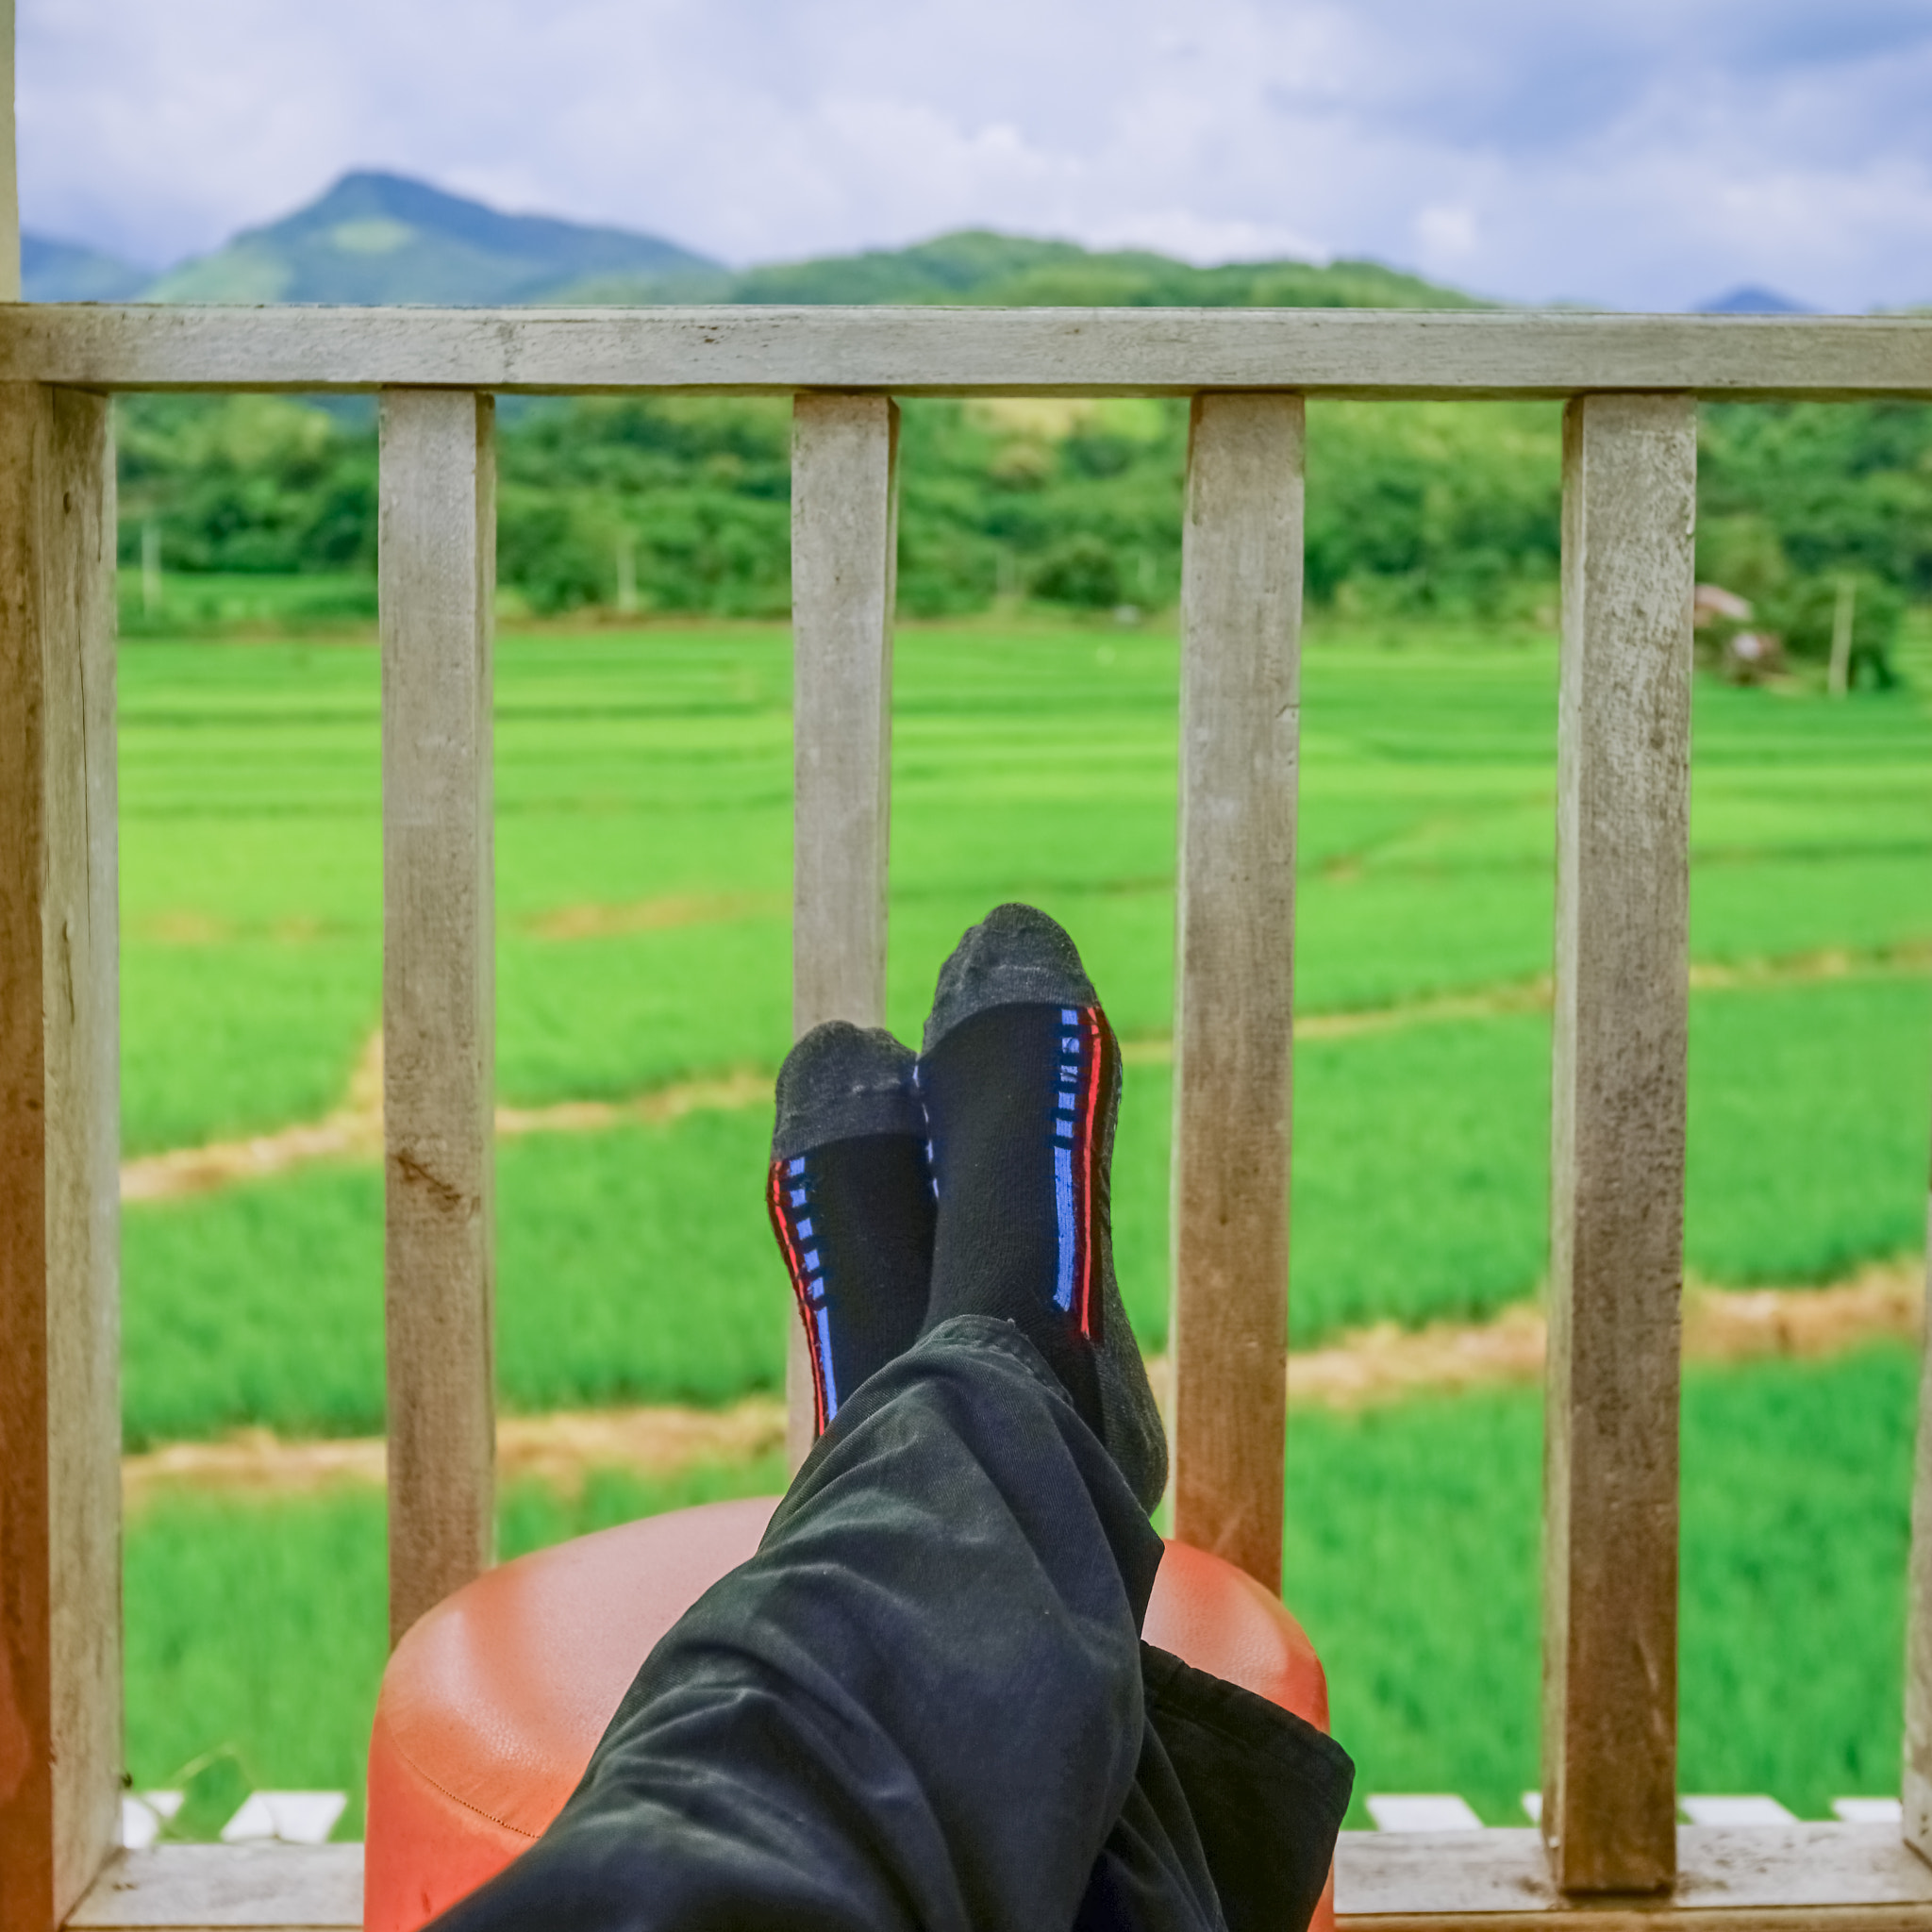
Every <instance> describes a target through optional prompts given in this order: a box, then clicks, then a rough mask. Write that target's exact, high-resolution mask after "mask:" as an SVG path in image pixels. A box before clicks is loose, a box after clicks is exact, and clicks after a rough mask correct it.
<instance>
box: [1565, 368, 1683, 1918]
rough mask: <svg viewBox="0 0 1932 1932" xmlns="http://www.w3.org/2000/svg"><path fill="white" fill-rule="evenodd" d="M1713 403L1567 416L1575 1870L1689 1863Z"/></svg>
mask: <svg viewBox="0 0 1932 1932" xmlns="http://www.w3.org/2000/svg"><path fill="white" fill-rule="evenodd" d="M1696 500H1697V437H1696V406H1695V404H1694V403H1693V402H1692V401H1691V398H1689V397H1686V396H1669V395H1665V396H1657V395H1597V396H1586V397H1579V398H1578V399H1577V400H1576V401H1574V402H1573V403H1572V404H1571V405H1570V408H1569V413H1568V414H1567V415H1566V417H1565V418H1564V428H1563V645H1562V674H1561V689H1560V693H1559V697H1558V701H1557V713H1558V724H1557V994H1556V1028H1555V1054H1554V1061H1555V1092H1554V1102H1553V1108H1552V1119H1551V1177H1550V1179H1551V1187H1550V1197H1551V1228H1550V1342H1549V1369H1548V1395H1547V1401H1546V1412H1545V1424H1544V1426H1545V1435H1546V1455H1545V1470H1544V1492H1543V1562H1544V1574H1543V1811H1542V1829H1543V1834H1544V1837H1545V1839H1546V1840H1547V1842H1548V1845H1549V1851H1550V1857H1551V1863H1552V1869H1553V1873H1554V1875H1555V1877H1556V1879H1557V1883H1558V1884H1559V1885H1560V1886H1561V1887H1562V1888H1563V1889H1564V1890H1567V1891H1572V1892H1602V1891H1632V1892H1641V1891H1652V1890H1663V1889H1664V1888H1666V1887H1668V1886H1669V1885H1670V1884H1671V1883H1672V1881H1673V1878H1674V1874H1675V1872H1676V1737H1677V1375H1678V1347H1679V1329H1680V1301H1681V1294H1682V1281H1683V1221H1684V1107H1685V1027H1686V1008H1687V1001H1688V966H1687V938H1686V930H1687V928H1686V920H1687V908H1688V904H1689V897H1690V847H1689V825H1690V809H1689V800H1690V752H1691V577H1692V571H1691V540H1692V532H1693V524H1694V517H1695V512H1696Z"/></svg>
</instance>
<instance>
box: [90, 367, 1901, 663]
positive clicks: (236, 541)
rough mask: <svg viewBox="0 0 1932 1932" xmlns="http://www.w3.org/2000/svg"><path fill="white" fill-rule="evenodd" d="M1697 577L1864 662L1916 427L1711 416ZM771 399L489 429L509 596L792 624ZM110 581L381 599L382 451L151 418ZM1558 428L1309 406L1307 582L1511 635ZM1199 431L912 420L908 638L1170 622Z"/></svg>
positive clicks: (979, 412)
mask: <svg viewBox="0 0 1932 1932" xmlns="http://www.w3.org/2000/svg"><path fill="white" fill-rule="evenodd" d="M1699 435H1700V455H1699V493H1700V510H1699V535H1698V569H1699V575H1700V577H1702V578H1705V579H1707V580H1709V581H1715V582H1721V583H1723V584H1724V585H1725V586H1726V587H1727V588H1730V589H1732V590H1734V591H1738V592H1739V593H1740V594H1741V595H1743V596H1745V597H1747V598H1750V599H1751V600H1752V601H1753V603H1754V604H1755V605H1757V607H1758V612H1757V622H1759V623H1761V624H1763V625H1765V626H1766V627H1769V628H1774V629H1777V630H1779V631H1781V632H1782V633H1783V634H1784V636H1785V637H1786V641H1787V645H1788V648H1790V649H1791V650H1793V651H1795V652H1796V653H1798V654H1799V655H1806V654H1807V653H1808V654H1815V653H1818V652H1822V651H1823V650H1824V649H1825V648H1826V647H1828V642H1829V631H1830V624H1831V608H1832V605H1833V600H1834V596H1835V594H1836V591H1837V587H1838V586H1839V585H1840V583H1841V582H1842V581H1843V580H1844V579H1846V578H1847V577H1851V578H1853V579H1854V580H1856V582H1857V586H1858V595H1857V612H1858V624H1859V627H1860V637H1859V645H1860V649H1861V650H1869V649H1871V648H1873V647H1874V646H1876V647H1877V648H1879V649H1880V650H1881V651H1882V649H1883V647H1884V646H1885V645H1886V644H1887V643H1889V641H1890V630H1891V629H1892V628H1893V627H1895V625H1896V623H1897V619H1898V614H1899V612H1900V610H1901V609H1902V608H1903V607H1904V605H1905V604H1906V603H1907V601H1910V600H1920V599H1924V598H1927V597H1932V413H1928V411H1927V410H1926V409H1924V408H1921V407H1917V406H1910V405H1904V404H1898V405H1890V404H1838V405H1822V404H1817V405H1814V404H1793V405H1780V406H1765V405H1757V406H1747V405H1738V404H1720V405H1713V406H1711V407H1708V408H1706V409H1705V410H1704V411H1703V414H1702V419H1701V426H1700V432H1699ZM790 439H791V427H790V412H789V410H788V409H787V408H786V406H785V405H784V404H783V403H782V402H771V401H764V400H732V399H722V400H721V399H705V400H688V399H654V398H641V397H627V398H581V399H569V400H545V401H516V400H507V401H506V402H505V404H504V406H503V410H502V418H501V422H500V428H499V441H498V472H499V499H498V576H499V581H500V582H501V583H502V584H503V585H504V586H505V587H507V588H508V589H509V590H510V591H513V592H514V593H515V594H516V595H517V596H519V597H521V598H522V599H523V600H524V602H525V605H526V607H527V608H529V609H530V610H531V611H533V612H535V613H538V614H542V615H549V614H556V613H562V612H567V611H570V610H573V609H578V608H584V607H586V606H608V607H620V608H625V609H633V610H636V611H638V612H640V613H644V614H648V613H666V614H671V613H675V614H689V615H710V616H732V617H748V616H778V615H782V614H783V613H784V611H785V609H786V608H787V605H788V600H789V577H790V528H791V521H790V519H791V512H790V491H791V462H790ZM119 446H120V463H121V492H122V498H121V501H122V529H121V555H122V557H123V558H124V560H125V561H127V562H130V563H132V562H135V561H137V560H139V559H140V558H141V557H142V546H143V543H144V542H145V543H146V545H147V546H148V555H149V556H150V558H152V557H153V555H154V549H155V546H156V545H157V544H158V551H159V556H160V558H161V559H162V560H163V562H164V564H165V567H166V568H167V569H168V570H169V571H171V572H185V573H229V574H234V573H239V574H270V573H274V574H304V573H344V572H348V573H373V571H374V568H375V501H376V435H375V416H374V412H373V409H371V408H369V407H368V406H366V405H363V404H360V403H348V404H343V403H333V404H330V405H327V406H317V405H312V404H308V403H303V402H299V401H290V400H286V399H282V398H275V397H263V396H244V397H230V398H223V399H206V398H197V397H158V396H149V397H137V398H131V399H128V400H127V401H125V402H124V404H123V405H122V408H121V414H120V423H119ZM1559 448H1560V415H1559V411H1558V409H1557V407H1556V406H1554V405H1547V404H1524V403H1513V404H1502V403H1498V404H1410V405H1399V404H1351V403H1318V404H1314V405H1311V406H1310V408H1309V410H1308V457H1307V470H1308V477H1307V594H1308V598H1309V601H1310V603H1311V604H1312V605H1313V606H1314V607H1316V608H1329V609H1335V610H1339V611H1341V612H1343V613H1360V614H1387V615H1397V614H1407V613H1435V614H1442V615H1459V616H1470V617H1481V618H1507V617H1510V616H1515V615H1526V614H1528V613H1529V612H1531V611H1533V610H1535V609H1537V608H1542V607H1545V606H1547V605H1548V604H1549V602H1550V601H1551V600H1552V598H1553V595H1554V591H1555V585H1556V579H1557V558H1558V547H1559V497H1560V483H1559ZM1186 460H1187V407H1186V405H1185V403H1181V402H1172V401H1162V400H1132V401H1117V402H1101V403H1088V404H1070V403H1025V402H1016V403H1008V404H980V403H972V402H947V401H914V402H908V404H906V405H905V407H904V415H903V422H902V430H901V446H900V475H901V508H900V546H901V547H900V565H899V594H900V601H901V607H902V608H903V609H904V610H905V611H906V612H907V613H908V615H910V616H915V617H940V616H949V615H962V614H968V613H971V612H974V611H978V610H984V609H986V608H989V607H991V605H992V604H993V603H994V602H995V601H996V600H999V599H1020V600H1035V601H1038V602H1041V603H1043V604H1049V605H1058V606H1061V607H1067V608H1077V609H1090V610H1100V609H1108V608H1119V607H1121V606H1133V607H1136V608H1141V609H1143V610H1148V609H1159V608H1164V607H1166V606H1168V605H1170V604H1172V602H1173V601H1174V598H1175V596H1176V594H1177V592H1178V586H1179V576H1180V532H1181V514H1180V503H1181V489H1182V480H1183V475H1184V472H1185V467H1186Z"/></svg>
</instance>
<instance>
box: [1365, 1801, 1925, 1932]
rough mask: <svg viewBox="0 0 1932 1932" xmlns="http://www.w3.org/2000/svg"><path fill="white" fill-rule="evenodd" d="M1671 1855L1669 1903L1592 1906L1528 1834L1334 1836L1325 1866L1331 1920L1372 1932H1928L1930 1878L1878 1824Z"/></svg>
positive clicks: (1723, 1834) (1780, 1833)
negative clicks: (1546, 1928) (1560, 1879)
mask: <svg viewBox="0 0 1932 1932" xmlns="http://www.w3.org/2000/svg"><path fill="white" fill-rule="evenodd" d="M1677 1846H1678V1851H1677V1865H1678V1877H1677V1883H1676V1889H1675V1890H1674V1892H1673V1893H1671V1894H1670V1895H1669V1896H1668V1897H1659V1898H1656V1899H1629V1898H1622V1899H1615V1900H1605V1901H1603V1902H1601V1903H1596V1902H1591V1901H1589V1900H1580V1899H1570V1898H1565V1897H1564V1896H1563V1894H1562V1893H1561V1892H1560V1891H1559V1890H1557V1885H1556V1883H1555V1881H1554V1880H1553V1879H1552V1878H1551V1876H1550V1870H1549V1864H1548V1861H1547V1860H1546V1858H1545V1857H1544V1856H1543V1851H1542V1846H1541V1841H1540V1840H1539V1839H1538V1837H1537V1834H1536V1833H1535V1832H1534V1831H1456V1832H1441V1833H1431V1832H1402V1833H1383V1832H1366V1831H1345V1832H1343V1833H1342V1835H1341V1843H1340V1845H1339V1846H1338V1847H1337V1850H1336V1857H1335V1875H1336V1907H1337V1916H1338V1918H1339V1920H1340V1923H1341V1925H1342V1926H1344V1927H1347V1926H1351V1925H1352V1926H1356V1927H1358V1928H1368V1927H1373V1928H1374V1932H1403V1928H1407V1927H1409V1926H1413V1927H1416V1928H1418V1932H1420V1928H1422V1927H1424V1926H1428V1927H1436V1928H1447V1927H1457V1926H1465V1925H1466V1926H1472V1927H1474V1926H1477V1925H1489V1926H1495V1925H1497V1924H1499V1923H1500V1924H1503V1925H1507V1928H1508V1932H1530V1928H1531V1927H1532V1926H1534V1925H1538V1924H1544V1925H1558V1924H1561V1925H1570V1926H1588V1927H1590V1928H1591V1932H1636V1928H1639V1927H1644V1928H1649V1932H1658V1928H1660V1927H1661V1926H1663V1925H1666V1924H1673V1925H1674V1924H1684V1925H1696V1926H1708V1927H1717V1926H1724V1927H1727V1928H1731V1932H1744V1928H1745V1927H1747V1926H1754V1927H1766V1928H1769V1927H1770V1926H1773V1925H1791V1924H1799V1925H1803V1926H1804V1927H1805V1928H1807V1932H1809V1928H1811V1927H1813V1926H1820V1927H1825V1926H1829V1927H1836V1928H1840V1932H1852V1928H1854V1927H1857V1928H1859V1932H1893V1928H1897V1932H1905V1928H1907V1927H1925V1926H1932V1869H1928V1868H1927V1867H1926V1866H1924V1865H1923V1864H1922V1863H1920V1861H1919V1860H1918V1859H1917V1858H1915V1857H1913V1856H1912V1855H1911V1854H1910V1853H1909V1852H1907V1850H1906V1849H1905V1847H1904V1846H1902V1845H1901V1844H1900V1843H1899V1842H1898V1839H1897V1836H1896V1834H1895V1833H1893V1832H1892V1831H1891V1829H1890V1827H1889V1826H1886V1825H1882V1824H1879V1825H1873V1824H1788V1825H1773V1826H1764V1825H1757V1826H1708V1825H1684V1826H1680V1827H1679V1828H1678V1831H1677Z"/></svg>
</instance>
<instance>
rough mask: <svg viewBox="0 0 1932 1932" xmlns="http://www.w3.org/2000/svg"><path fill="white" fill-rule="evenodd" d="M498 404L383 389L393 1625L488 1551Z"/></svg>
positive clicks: (397, 1630) (444, 1590)
mask: <svg viewBox="0 0 1932 1932" xmlns="http://www.w3.org/2000/svg"><path fill="white" fill-rule="evenodd" d="M493 414H494V411H493V406H492V404H491V401H490V399H489V398H488V397H482V396H475V395H472V394H468V393H465V392H463V391H392V392H391V393H388V394H386V395H385V396H384V397H383V399H382V480H381V503H380V510H379V516H380V525H379V532H378V549H379V558H380V561H379V573H380V590H379V595H380V600H381V609H382V823H383V1118H384V1139H385V1142H386V1150H387V1151H386V1169H387V1188H386V1193H387V1211H388V1237H387V1257H386V1270H385V1273H386V1282H387V1291H386V1307H387V1333H388V1345H389V1493H390V1510H389V1550H390V1635H391V1641H395V1640H396V1639H398V1638H400V1637H401V1636H402V1634H403V1633H404V1631H406V1630H407V1629H408V1627H409V1626H410V1624H413V1623H414V1622H415V1621H416V1619H417V1618H418V1617H420V1616H421V1615H422V1614H423V1612H424V1611H425V1610H426V1609H428V1608H429V1607H431V1606H432V1605H434V1604H436V1603H439V1602H440V1601H441V1599H442V1598H443V1597H445V1596H447V1595H448V1594H449V1592H450V1591H453V1590H455V1589H457V1588H458V1587H459V1586H460V1585H462V1584H464V1583H467V1582H468V1581H469V1580H470V1578H471V1577H473V1576H475V1574H477V1572H478V1571H480V1570H481V1569H482V1568H483V1567H484V1566H485V1565H486V1564H488V1563H489V1561H490V1560H491V1548H492V1539H493V1535H494V1529H493V1509H494V1497H493V1481H492V1471H493V1467H494V1456H495V1408H494V1396H493V1382H494V1364H493V1342H492V1332H491V1331H492V1319H493V1302H494V1290H495V1252H494V1246H495V1244H494V1232H495V1230H494V1225H493V1218H494V1217H493V1156H492V1144H493V1141H492V1130H493V1124H494V1110H495V1092H494V1089H495V942H494V868H493V864H492V860H491V850H492V836H491V603H492V601H493V598H494V593H495V575H496V494H495V491H496V484H495V458H494V453H493V442H492V425H493Z"/></svg>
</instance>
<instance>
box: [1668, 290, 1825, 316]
mask: <svg viewBox="0 0 1932 1932" xmlns="http://www.w3.org/2000/svg"><path fill="white" fill-rule="evenodd" d="M1696 312H1697V313H1698V314H1699V315H1814V314H1816V313H1817V310H1815V309H1814V308H1809V307H1807V305H1806V304H1805V303H1803V302H1793V301H1792V300H1791V298H1790V296H1789V295H1780V294H1779V293H1778V291H1776V290H1775V289H1759V288H1756V287H1752V286H1750V285H1746V286H1745V287H1744V288H1741V289H1733V290H1732V291H1730V293H1729V294H1727V295H1720V296H1719V297H1718V298H1717V299H1716V300H1715V301H1714V302H1700V303H1699V304H1698V305H1697V311H1696Z"/></svg>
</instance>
